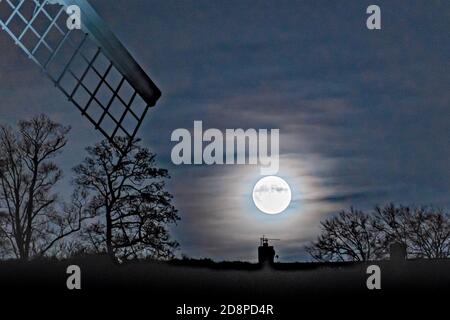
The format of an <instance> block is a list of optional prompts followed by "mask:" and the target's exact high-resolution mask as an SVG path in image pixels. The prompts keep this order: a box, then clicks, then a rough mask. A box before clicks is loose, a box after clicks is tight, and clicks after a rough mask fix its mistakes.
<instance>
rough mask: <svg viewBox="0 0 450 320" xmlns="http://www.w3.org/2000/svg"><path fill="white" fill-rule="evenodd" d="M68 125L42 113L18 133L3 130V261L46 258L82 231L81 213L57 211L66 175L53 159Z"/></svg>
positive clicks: (0, 166) (0, 154)
mask: <svg viewBox="0 0 450 320" xmlns="http://www.w3.org/2000/svg"><path fill="white" fill-rule="evenodd" d="M69 130H70V128H69V127H64V126H62V125H60V124H58V123H56V122H53V121H51V120H50V119H49V118H48V117H47V116H45V115H40V116H36V117H34V118H32V119H30V120H26V121H20V122H19V124H18V128H17V130H14V129H13V128H11V127H9V126H3V125H2V126H0V208H3V209H2V212H0V243H1V244H2V245H1V248H0V249H1V250H0V251H1V253H2V255H3V256H4V257H16V258H20V259H23V260H28V259H29V258H31V257H34V256H42V255H44V254H45V253H46V252H47V251H48V250H50V249H51V248H52V246H53V245H54V244H55V243H57V242H58V241H60V240H62V239H63V238H65V237H67V236H68V235H70V234H73V233H74V232H76V231H78V230H79V228H80V224H81V215H80V214H79V213H80V212H79V211H76V210H73V209H74V208H73V207H71V205H67V206H63V207H64V208H58V206H57V195H56V194H55V193H54V188H55V185H56V184H57V183H58V181H59V180H60V179H61V175H62V172H61V170H60V169H59V167H58V166H57V165H56V164H55V162H54V161H53V159H54V158H55V157H56V156H57V155H58V154H59V153H60V151H61V150H62V149H63V148H64V146H65V145H66V142H67V138H66V135H67V133H68V132H69Z"/></svg>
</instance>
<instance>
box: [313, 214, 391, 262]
mask: <svg viewBox="0 0 450 320" xmlns="http://www.w3.org/2000/svg"><path fill="white" fill-rule="evenodd" d="M380 240H381V235H380V232H379V231H378V230H377V229H376V228H375V227H374V220H373V219H372V217H371V216H369V215H367V214H365V213H363V212H362V211H358V210H355V209H354V208H350V210H349V211H342V212H341V213H339V214H338V215H337V216H334V217H331V218H329V219H327V220H325V221H324V222H321V234H320V236H319V238H318V240H317V241H315V242H313V243H312V244H311V245H310V246H308V247H307V248H306V250H307V251H308V252H309V254H310V255H311V256H312V257H313V258H314V259H316V260H318V261H349V260H350V261H368V260H374V259H378V258H380V256H382V255H383V250H382V247H381V246H380V244H381V242H380Z"/></svg>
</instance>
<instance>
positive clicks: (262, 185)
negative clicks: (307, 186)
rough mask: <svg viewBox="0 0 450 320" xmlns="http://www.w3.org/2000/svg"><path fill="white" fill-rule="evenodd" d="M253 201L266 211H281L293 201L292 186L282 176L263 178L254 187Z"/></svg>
mask: <svg viewBox="0 0 450 320" xmlns="http://www.w3.org/2000/svg"><path fill="white" fill-rule="evenodd" d="M253 202H254V203H255V206H256V207H257V208H258V209H259V210H261V211H262V212H264V213H267V214H278V213H281V212H283V211H284V210H285V209H286V208H287V207H288V206H289V204H290V203H291V188H290V187H289V185H288V184H287V182H286V181H284V180H283V179H281V178H280V177H276V176H267V177H264V178H261V179H260V180H259V181H258V182H257V183H256V184H255V187H254V188H253Z"/></svg>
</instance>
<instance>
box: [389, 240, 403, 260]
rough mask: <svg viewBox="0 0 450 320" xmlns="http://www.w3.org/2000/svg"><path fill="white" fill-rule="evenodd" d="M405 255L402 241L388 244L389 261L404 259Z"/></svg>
mask: <svg viewBox="0 0 450 320" xmlns="http://www.w3.org/2000/svg"><path fill="white" fill-rule="evenodd" d="M406 257H407V253H406V245H405V244H404V243H401V242H393V243H391V245H390V246H389V259H390V260H391V261H405V260H406Z"/></svg>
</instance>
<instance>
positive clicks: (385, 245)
mask: <svg viewBox="0 0 450 320" xmlns="http://www.w3.org/2000/svg"><path fill="white" fill-rule="evenodd" d="M392 243H402V244H404V245H405V246H406V249H407V253H408V255H409V256H410V257H413V258H430V259H433V258H448V257H450V219H449V215H448V214H446V213H444V212H443V211H442V210H440V209H435V208H432V207H420V208H410V207H407V206H395V205H394V204H389V205H386V206H384V207H375V209H374V211H373V212H370V213H364V212H362V211H359V210H355V209H354V208H351V209H350V210H349V211H342V212H341V213H339V214H338V215H336V216H333V217H330V218H328V219H326V220H325V221H323V222H321V234H320V235H319V237H318V239H317V240H316V241H314V242H313V243H312V244H311V245H309V246H307V247H306V250H307V252H309V254H310V255H311V256H312V257H313V258H314V259H315V260H318V261H369V260H377V259H384V258H387V257H388V256H389V246H390V244H392Z"/></svg>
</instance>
